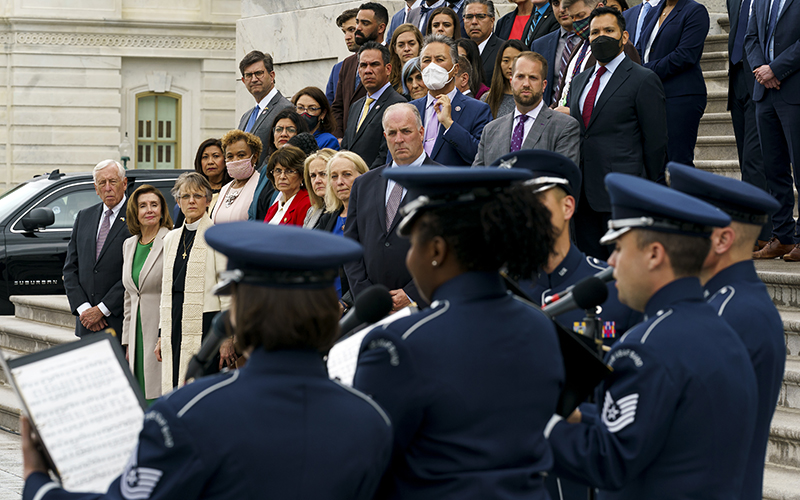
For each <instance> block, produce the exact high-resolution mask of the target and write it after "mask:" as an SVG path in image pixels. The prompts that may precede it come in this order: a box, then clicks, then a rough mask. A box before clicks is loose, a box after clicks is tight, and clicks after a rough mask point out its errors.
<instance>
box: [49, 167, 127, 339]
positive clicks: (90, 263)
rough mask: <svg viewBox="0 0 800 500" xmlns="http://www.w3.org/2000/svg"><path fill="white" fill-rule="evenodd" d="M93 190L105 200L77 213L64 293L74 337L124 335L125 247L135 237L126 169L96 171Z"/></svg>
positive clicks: (65, 266) (68, 247) (65, 265)
mask: <svg viewBox="0 0 800 500" xmlns="http://www.w3.org/2000/svg"><path fill="white" fill-rule="evenodd" d="M92 174H93V177H94V189H95V191H96V192H97V195H98V196H99V197H100V199H101V200H102V203H99V204H97V205H95V206H92V207H89V208H85V209H83V210H81V211H80V212H78V215H77V217H76V218H75V224H74V225H73V227H72V237H71V238H70V240H69V245H68V246H67V259H66V261H65V262H64V289H65V291H66V293H67V299H68V300H69V306H70V308H71V309H72V314H74V315H75V316H77V317H78V318H77V319H76V321H75V335H77V336H78V337H81V336H83V335H85V334H88V333H91V332H96V331H99V330H102V329H103V328H106V327H111V328H113V329H114V330H116V331H117V337H116V338H117V340H120V335H121V334H122V315H123V306H124V304H123V299H124V293H125V289H124V288H123V286H122V243H123V242H124V241H125V239H126V238H129V237H130V236H131V233H130V232H129V231H128V226H127V223H126V222H125V209H126V203H125V202H126V198H125V189H126V188H127V187H128V179H126V178H125V169H123V168H122V165H120V164H119V163H118V162H116V161H114V160H103V161H101V162H100V163H98V164H97V165H96V166H95V167H94V171H93V172H92Z"/></svg>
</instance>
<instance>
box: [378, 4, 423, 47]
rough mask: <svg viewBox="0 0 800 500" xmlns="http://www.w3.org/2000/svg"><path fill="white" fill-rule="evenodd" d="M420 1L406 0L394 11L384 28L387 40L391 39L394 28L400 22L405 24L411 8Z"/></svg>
mask: <svg viewBox="0 0 800 500" xmlns="http://www.w3.org/2000/svg"><path fill="white" fill-rule="evenodd" d="M420 3H422V0H406V4H405V5H403V8H402V9H400V10H398V11H397V12H395V14H394V15H393V16H392V19H391V21H389V27H388V28H386V39H387V40H391V39H392V35H393V34H394V30H396V29H397V27H398V26H400V25H401V24H405V23H406V22H407V21H406V19H407V18H408V14H409V13H410V12H411V9H413V8H414V7H417V6H418V5H419V4H420Z"/></svg>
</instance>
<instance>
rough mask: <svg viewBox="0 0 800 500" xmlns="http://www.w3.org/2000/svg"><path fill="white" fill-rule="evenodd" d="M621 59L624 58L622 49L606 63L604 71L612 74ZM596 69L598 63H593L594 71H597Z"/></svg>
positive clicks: (598, 67)
mask: <svg viewBox="0 0 800 500" xmlns="http://www.w3.org/2000/svg"><path fill="white" fill-rule="evenodd" d="M623 59H625V51H624V50H623V51H622V52H620V53H619V55H617V57H615V58H614V59H612V60H611V61H609V62H608V63H607V64H606V73H607V74H609V75H612V74H613V73H614V72H615V71H616V70H617V68H618V67H619V64H620V63H621V62H622V60H623ZM598 69H600V63H597V64H595V65H594V73H597V70H598Z"/></svg>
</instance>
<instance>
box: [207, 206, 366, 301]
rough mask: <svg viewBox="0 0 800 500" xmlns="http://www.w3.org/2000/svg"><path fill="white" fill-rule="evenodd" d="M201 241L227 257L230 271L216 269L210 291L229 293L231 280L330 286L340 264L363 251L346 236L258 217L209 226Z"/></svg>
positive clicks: (298, 286)
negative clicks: (217, 278)
mask: <svg viewBox="0 0 800 500" xmlns="http://www.w3.org/2000/svg"><path fill="white" fill-rule="evenodd" d="M205 239H206V242H207V243H208V244H209V246H211V248H213V249H214V250H217V251H218V252H220V253H222V254H223V255H225V256H226V257H228V269H227V271H224V272H223V273H220V283H219V284H218V285H217V287H216V288H215V290H214V292H215V293H217V294H225V293H229V290H230V285H231V284H232V283H246V284H250V285H259V286H269V287H280V288H325V287H329V286H333V283H334V280H335V278H336V277H337V276H338V275H339V267H340V266H342V265H343V264H345V263H347V262H352V261H354V260H357V259H359V258H360V257H361V255H362V253H363V250H362V248H361V245H359V244H358V243H357V242H355V241H353V240H351V239H350V238H343V237H341V236H336V235H334V234H331V233H328V232H325V231H311V230H308V229H303V228H301V227H296V226H276V225H271V224H264V223H263V222H256V221H242V222H229V223H226V224H220V225H217V226H213V227H210V228H209V229H208V230H207V231H206V233H205Z"/></svg>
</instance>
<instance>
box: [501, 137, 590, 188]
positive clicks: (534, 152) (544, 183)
mask: <svg viewBox="0 0 800 500" xmlns="http://www.w3.org/2000/svg"><path fill="white" fill-rule="evenodd" d="M492 165H493V166H497V167H500V168H512V167H513V168H525V169H528V170H530V171H531V172H533V179H531V180H529V181H527V182H526V184H530V185H532V186H534V187H535V189H536V191H537V192H542V191H546V190H548V189H550V188H553V187H556V186H558V187H560V188H561V189H563V190H564V191H566V192H567V194H569V195H570V196H572V197H573V198H575V199H576V200H577V199H578V198H579V197H580V193H581V171H580V169H579V168H578V166H577V165H575V162H574V161H572V160H570V159H569V158H567V157H566V156H564V155H562V154H560V153H555V152H553V151H547V150H544V149H522V150H519V151H516V152H514V153H508V154H507V155H504V156H501V157H500V158H498V159H497V160H495V162H494V163H492Z"/></svg>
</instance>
